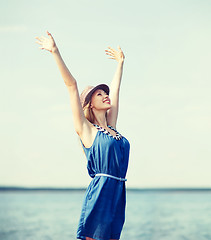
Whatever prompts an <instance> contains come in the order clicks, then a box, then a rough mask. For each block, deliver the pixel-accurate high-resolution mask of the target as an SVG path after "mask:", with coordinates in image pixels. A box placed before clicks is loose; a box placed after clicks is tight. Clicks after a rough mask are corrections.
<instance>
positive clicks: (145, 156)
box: [0, 0, 211, 188]
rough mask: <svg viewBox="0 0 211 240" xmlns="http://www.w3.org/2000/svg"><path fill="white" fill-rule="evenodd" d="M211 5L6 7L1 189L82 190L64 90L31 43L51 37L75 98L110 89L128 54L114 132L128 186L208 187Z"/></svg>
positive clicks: (82, 167) (202, 1)
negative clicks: (93, 88)
mask: <svg viewBox="0 0 211 240" xmlns="http://www.w3.org/2000/svg"><path fill="white" fill-rule="evenodd" d="M210 12H211V2H210V1H208V0H178V1H174V0H159V1H158V0H149V1H142V0H134V1H120V0H115V1H111V0H107V1H102V0H92V1H85V0H78V1H73V0H60V1H52V0H45V1H43V0H42V1H40V0H37V1H27V0H13V1H12V0H9V1H3V2H2V3H1V8H0V39H1V44H0V62H1V64H0V81H1V87H0V91H1V94H0V126H1V127H0V131H1V134H0V144H1V148H0V185H1V186H29V187H86V186H88V184H89V182H90V180H91V179H90V177H89V176H88V173H87V170H86V159H85V155H84V154H83V152H82V148H81V145H80V141H79V138H78V136H77V134H76V133H75V130H74V127H73V119H72V112H71V109H70V103H69V96H68V91H67V89H66V86H65V84H64V82H63V80H62V78H61V76H60V73H59V71H58V69H57V66H56V63H55V62H54V59H53V57H52V56H51V53H49V52H45V51H43V50H40V49H39V46H38V45H37V44H36V43H35V41H36V40H35V37H36V36H42V35H43V36H46V31H47V30H48V31H49V32H50V33H52V35H53V37H54V38H55V41H56V43H57V45H58V47H59V50H60V52H61V55H62V57H63V59H64V61H65V63H66V64H67V66H68V68H69V70H70V71H71V73H72V74H73V76H74V77H75V78H76V80H77V82H78V87H79V90H80V92H81V91H82V90H83V89H84V88H85V87H86V86H87V85H97V84H99V83H106V84H110V82H111V80H112V77H113V74H114V72H115V69H116V66H117V64H116V62H115V61H114V60H111V59H108V57H107V56H106V55H105V51H104V50H105V49H106V48H107V47H108V46H111V47H113V48H117V46H118V45H120V46H121V48H122V50H123V51H124V54H125V57H126V58H125V64H124V73H123V78H122V85H121V94H120V112H119V118H118V124H117V130H118V131H119V132H120V133H121V134H122V135H124V136H125V137H126V138H127V139H128V140H129V141H130V144H131V150H130V163H129V168H128V174H127V179H128V181H127V187H135V188H136V187H138V188H154V187H211V174H210V169H211V94H210V89H211V67H210V64H211V28H210V26H211V14H210Z"/></svg>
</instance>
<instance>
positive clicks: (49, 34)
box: [46, 31, 53, 39]
mask: <svg viewBox="0 0 211 240" xmlns="http://www.w3.org/2000/svg"><path fill="white" fill-rule="evenodd" d="M46 32H47V34H48V36H49V37H50V38H52V39H53V37H52V35H51V33H49V32H48V31H46Z"/></svg>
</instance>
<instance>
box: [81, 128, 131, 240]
mask: <svg viewBox="0 0 211 240" xmlns="http://www.w3.org/2000/svg"><path fill="white" fill-rule="evenodd" d="M94 126H96V127H97V129H98V132H97V134H96V137H95V139H94V142H93V145H92V146H91V147H90V148H85V147H84V145H83V143H82V146H83V149H84V152H85V155H86V158H87V161H88V162H87V169H88V173H89V175H90V176H91V177H92V178H93V180H92V181H91V183H90V184H89V186H88V188H87V191H86V194H85V198H84V202H83V206H82V211H81V217H80V221H79V225H78V231H77V239H86V237H90V238H94V239H96V240H109V239H120V234H121V231H122V227H123V224H124V221H125V204H126V191H125V182H124V181H119V180H116V179H113V178H110V177H106V176H95V174H97V173H105V174H109V175H112V176H115V177H119V178H125V176H126V172H127V168H128V160H129V150H130V144H129V142H128V140H127V139H126V138H125V137H123V136H122V135H120V134H119V133H118V132H117V131H116V130H115V129H114V128H112V127H110V126H109V128H111V129H112V130H114V131H115V132H116V136H115V137H113V136H112V135H111V134H110V133H109V132H107V131H106V130H105V129H103V128H101V127H99V126H97V125H94Z"/></svg>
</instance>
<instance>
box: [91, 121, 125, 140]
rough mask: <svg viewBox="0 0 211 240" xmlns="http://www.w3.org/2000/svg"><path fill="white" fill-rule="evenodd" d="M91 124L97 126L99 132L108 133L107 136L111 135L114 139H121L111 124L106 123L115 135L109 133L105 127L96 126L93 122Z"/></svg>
mask: <svg viewBox="0 0 211 240" xmlns="http://www.w3.org/2000/svg"><path fill="white" fill-rule="evenodd" d="M93 125H94V126H95V127H96V128H97V130H98V131H101V132H103V133H105V134H106V135H108V136H110V137H112V138H114V139H116V140H121V139H122V135H121V134H120V133H119V132H118V131H117V130H116V129H115V128H113V127H112V126H109V125H108V127H109V128H110V129H111V130H113V131H114V132H115V133H116V136H113V135H111V134H110V132H108V131H107V130H106V129H105V128H102V127H100V126H98V125H97V124H93Z"/></svg>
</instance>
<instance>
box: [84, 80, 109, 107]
mask: <svg viewBox="0 0 211 240" xmlns="http://www.w3.org/2000/svg"><path fill="white" fill-rule="evenodd" d="M98 89H101V90H103V91H105V92H106V93H107V94H108V95H109V92H110V89H109V87H108V86H107V85H106V84H99V85H97V86H96V87H94V88H93V89H92V90H91V91H90V92H89V93H88V94H87V96H86V98H85V101H84V104H83V106H86V105H87V104H88V102H89V101H90V100H91V98H92V95H93V93H94V92H95V91H96V90H98Z"/></svg>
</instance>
